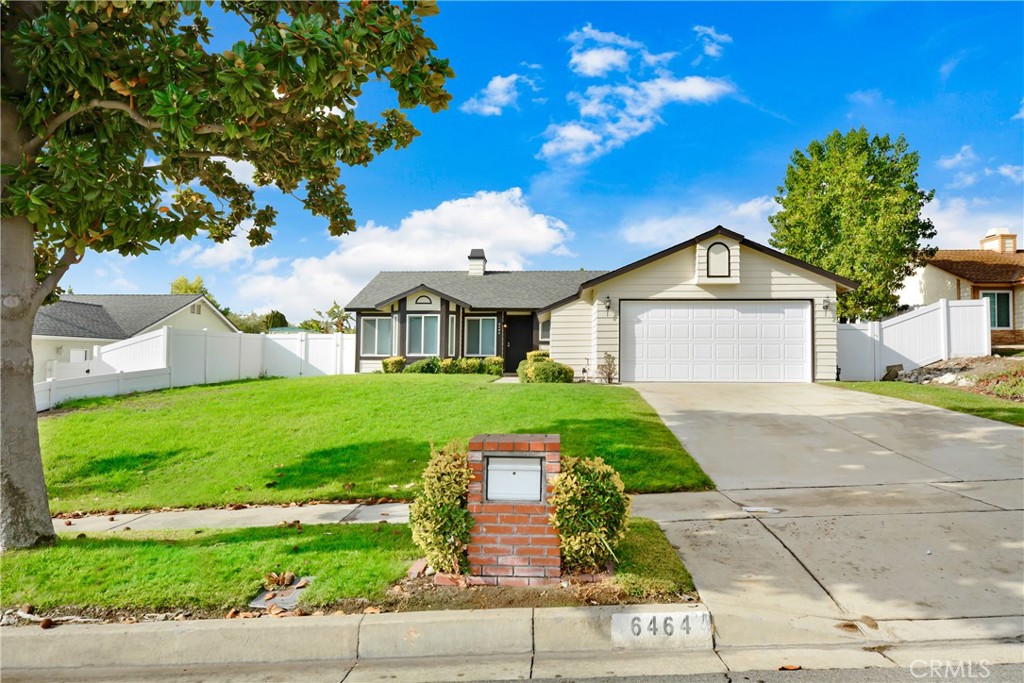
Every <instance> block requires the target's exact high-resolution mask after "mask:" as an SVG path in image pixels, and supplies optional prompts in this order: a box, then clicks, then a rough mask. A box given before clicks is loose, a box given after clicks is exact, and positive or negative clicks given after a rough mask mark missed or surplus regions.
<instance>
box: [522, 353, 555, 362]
mask: <svg viewBox="0 0 1024 683" xmlns="http://www.w3.org/2000/svg"><path fill="white" fill-rule="evenodd" d="M526 360H528V361H532V362H537V361H545V360H551V352H550V351H527V352H526Z"/></svg>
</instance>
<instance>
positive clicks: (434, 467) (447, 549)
mask: <svg viewBox="0 0 1024 683" xmlns="http://www.w3.org/2000/svg"><path fill="white" fill-rule="evenodd" d="M472 478H473V472H472V470H470V469H469V460H468V458H467V457H466V451H465V448H464V447H463V446H462V444H461V443H460V442H459V441H458V440H455V439H453V440H452V441H450V442H449V443H448V445H447V446H445V447H444V448H441V449H437V450H435V449H434V448H433V446H431V453H430V462H429V463H427V467H426V469H424V470H423V492H422V493H420V495H418V496H416V500H415V502H414V503H413V504H412V505H411V506H410V507H409V524H410V525H411V526H412V540H413V542H414V543H415V544H416V545H417V546H419V548H420V550H422V551H423V554H424V555H426V556H427V562H429V563H430V566H431V567H433V568H434V569H435V570H436V571H439V572H452V573H455V574H458V573H461V572H463V571H465V570H467V569H468V568H469V560H468V558H467V554H466V548H468V547H469V532H470V531H471V530H472V528H473V516H472V515H471V514H469V509H468V500H469V482H470V480H471V479H472Z"/></svg>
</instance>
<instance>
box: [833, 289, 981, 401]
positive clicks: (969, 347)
mask: <svg viewBox="0 0 1024 683" xmlns="http://www.w3.org/2000/svg"><path fill="white" fill-rule="evenodd" d="M989 324H990V323H989V314H988V306H987V302H986V300H984V299H973V300H970V301H948V300H946V299H940V300H939V301H937V302H936V303H934V304H930V305H928V306H921V307H920V308H916V309H914V310H913V311H910V312H909V313H904V314H903V315H898V316H896V317H895V318H890V319H889V320H883V321H881V322H872V323H856V324H841V325H839V326H838V340H837V344H838V346H839V358H838V365H839V369H840V379H843V380H853V381H862V380H863V381H874V380H879V379H881V378H882V375H884V374H885V368H886V366H888V365H897V364H900V365H902V366H903V369H904V370H913V369H915V368H919V367H921V366H922V365H928V364H929V363H934V362H935V361H938V360H947V359H949V358H957V357H972V356H987V355H989V354H991V353H992V338H991V331H990V330H989Z"/></svg>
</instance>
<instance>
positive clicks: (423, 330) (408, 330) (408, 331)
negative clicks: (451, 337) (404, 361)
mask: <svg viewBox="0 0 1024 683" xmlns="http://www.w3.org/2000/svg"><path fill="white" fill-rule="evenodd" d="M413 318H435V319H437V335H436V337H435V343H434V346H435V347H436V349H437V350H436V351H435V352H434V353H428V352H427V344H426V341H427V326H426V325H425V324H424V325H421V326H420V352H419V353H413V352H412V345H411V344H409V341H410V340H411V339H412V336H411V335H412V324H411V323H410V321H411V320H412V319H413ZM405 352H406V355H408V356H413V357H415V358H429V357H431V356H438V355H440V354H441V314H440V313H409V314H408V315H406V316H405Z"/></svg>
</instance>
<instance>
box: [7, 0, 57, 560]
mask: <svg viewBox="0 0 1024 683" xmlns="http://www.w3.org/2000/svg"><path fill="white" fill-rule="evenodd" d="M43 9H44V5H43V4H42V3H39V2H31V3H28V2H26V3H14V4H13V7H11V8H10V12H11V14H10V17H9V20H10V23H9V24H8V22H7V21H5V26H4V30H5V31H6V30H8V29H11V30H13V29H15V28H16V26H17V25H18V24H19V23H20V22H21V21H25V20H28V19H30V18H31V17H34V16H38V15H39V13H40V12H42V11H43ZM6 12H7V9H5V13H6ZM5 19H8V17H5ZM9 42H10V41H6V42H5V43H4V44H2V45H0V84H2V88H3V91H4V94H5V95H7V96H9V97H15V96H16V95H18V94H19V93H20V92H21V91H22V90H23V89H24V86H25V83H26V82H27V80H26V78H25V75H24V74H22V73H20V72H19V71H18V69H17V68H16V67H15V64H14V59H13V57H12V54H11V51H10V49H9V48H10V45H9ZM30 138H31V131H29V130H27V129H25V128H23V127H22V125H21V117H20V116H19V115H18V110H17V107H16V106H15V105H14V103H13V102H12V101H10V100H5V101H3V102H0V162H2V163H3V164H11V165H18V164H20V163H21V159H22V145H23V144H24V143H25V141H27V140H28V139H30ZM6 187H7V177H6V176H0V192H6ZM34 238H35V229H34V228H33V226H32V224H31V223H29V221H28V219H27V218H25V217H24V216H15V217H12V218H3V219H0V552H4V551H6V550H8V549H10V548H29V547H32V546H35V545H41V544H46V543H53V542H54V541H55V540H56V538H57V536H56V534H55V533H54V532H53V522H52V521H51V520H50V502H49V498H48V497H47V495H46V480H45V479H44V478H43V459H42V456H41V454H40V452H39V429H38V426H37V424H36V399H35V391H34V389H33V387H32V324H33V323H34V322H35V318H36V311H37V310H38V309H39V305H40V303H41V301H42V300H41V294H43V292H40V288H39V284H38V282H37V281H36V265H35V248H34ZM55 285H56V280H54V281H53V283H51V284H50V285H49V286H50V288H51V289H52V288H53V286H55ZM47 293H48V292H47Z"/></svg>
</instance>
